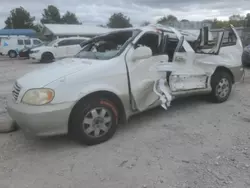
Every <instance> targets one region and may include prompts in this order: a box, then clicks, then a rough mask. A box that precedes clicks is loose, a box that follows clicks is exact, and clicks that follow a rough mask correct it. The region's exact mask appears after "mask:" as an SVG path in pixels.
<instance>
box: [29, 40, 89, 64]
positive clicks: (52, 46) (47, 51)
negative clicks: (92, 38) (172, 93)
mask: <svg viewBox="0 0 250 188" xmlns="http://www.w3.org/2000/svg"><path fill="white" fill-rule="evenodd" d="M86 40H89V38H86V37H69V38H59V39H56V40H54V41H52V42H50V43H49V44H47V45H44V46H40V47H37V48H33V49H32V50H31V51H30V55H29V56H30V58H31V59H33V60H36V61H40V62H45V63H49V62H53V61H54V60H55V59H59V58H65V57H70V56H73V55H75V54H77V53H78V52H79V51H80V50H81V46H80V44H81V43H82V42H84V41H86Z"/></svg>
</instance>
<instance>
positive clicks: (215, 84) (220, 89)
mask: <svg viewBox="0 0 250 188" xmlns="http://www.w3.org/2000/svg"><path fill="white" fill-rule="evenodd" d="M232 82H233V78H232V76H231V75H230V74H229V73H227V72H225V71H217V72H215V73H214V75H213V76H212V79H211V86H212V92H211V99H212V101H213V102H215V103H222V102H225V101H226V100H227V99H228V97H229V96H230V93H231V90H232Z"/></svg>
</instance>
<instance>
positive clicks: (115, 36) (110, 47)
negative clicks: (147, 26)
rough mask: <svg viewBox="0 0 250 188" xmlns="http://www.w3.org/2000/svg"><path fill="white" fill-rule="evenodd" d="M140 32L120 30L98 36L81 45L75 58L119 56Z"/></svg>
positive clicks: (103, 58) (109, 57) (104, 58)
mask: <svg viewBox="0 0 250 188" xmlns="http://www.w3.org/2000/svg"><path fill="white" fill-rule="evenodd" d="M139 33H140V30H138V29H131V30H121V31H116V32H112V33H109V34H106V35H102V36H98V37H95V38H93V39H92V40H89V41H88V42H87V43H85V44H84V45H83V48H82V50H81V51H80V52H79V53H78V54H76V55H75V57H76V58H88V59H101V60H106V59H111V58H113V57H115V56H117V55H118V54H120V53H121V52H122V51H123V50H124V49H125V48H126V46H127V45H128V44H129V42H131V41H132V40H133V39H134V38H135V37H136V36H137V35H138V34H139Z"/></svg>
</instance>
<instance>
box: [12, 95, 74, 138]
mask: <svg viewBox="0 0 250 188" xmlns="http://www.w3.org/2000/svg"><path fill="white" fill-rule="evenodd" d="M72 106H73V103H62V104H56V105H51V104H50V105H44V106H31V105H26V104H22V103H18V104H17V103H15V102H14V101H13V99H12V97H9V98H8V100H7V110H8V113H9V115H10V117H11V118H12V119H13V120H15V121H16V122H17V124H18V125H19V126H20V128H21V129H22V130H23V131H24V132H25V133H26V134H29V135H35V136H51V135H58V134H65V133H67V132H68V119H69V116H70V112H71V109H72Z"/></svg>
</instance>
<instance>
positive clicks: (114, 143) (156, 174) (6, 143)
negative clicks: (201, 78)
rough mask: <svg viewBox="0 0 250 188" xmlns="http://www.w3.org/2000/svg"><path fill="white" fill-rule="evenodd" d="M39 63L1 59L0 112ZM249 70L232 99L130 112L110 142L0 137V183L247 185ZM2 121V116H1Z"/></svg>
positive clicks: (41, 187)
mask: <svg viewBox="0 0 250 188" xmlns="http://www.w3.org/2000/svg"><path fill="white" fill-rule="evenodd" d="M41 66H44V65H42V64H32V63H31V62H29V61H27V60H14V61H10V60H6V59H3V58H2V59H0V100H1V101H0V117H1V119H2V122H3V119H4V117H7V115H6V112H5V109H4V98H5V96H6V94H8V93H9V92H10V90H11V87H12V84H13V82H14V80H15V78H17V77H19V76H21V75H23V74H24V73H26V72H28V71H30V70H31V69H34V68H39V67H41ZM249 109H250V71H247V73H246V78H245V81H244V83H241V84H239V85H237V86H235V87H234V89H233V92H232V95H231V97H230V98H229V100H228V101H227V102H225V103H223V104H212V103H209V102H207V101H206V100H204V99H202V98H197V97H192V98H189V99H181V100H178V101H175V102H174V103H173V104H172V107H171V108H170V109H169V110H168V111H164V110H163V109H162V108H157V109H154V110H151V111H148V112H145V113H143V114H141V115H138V116H135V117H133V118H132V119H131V120H130V122H129V123H128V124H127V125H125V126H122V127H120V129H119V130H118V133H117V134H116V135H115V136H114V137H113V138H112V139H111V140H110V141H108V142H106V143H103V144H100V145H97V146H92V147H84V146H81V145H78V144H76V143H74V142H72V141H70V140H69V139H68V138H67V137H66V136H60V137H51V138H47V139H34V138H26V137H24V135H23V134H22V132H21V131H18V132H14V133H10V134H1V135H0V187H1V188H17V187H18V188H28V187H29V188H59V187H60V188H83V187H88V188H100V187H101V188H141V187H144V188H173V187H175V188H188V187H189V188H213V187H214V188H215V187H216V188H217V187H219V188H221V187H227V188H245V187H248V188H249V187H250V147H249V145H250V115H249V114H250V113H249ZM5 121H7V120H5Z"/></svg>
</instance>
